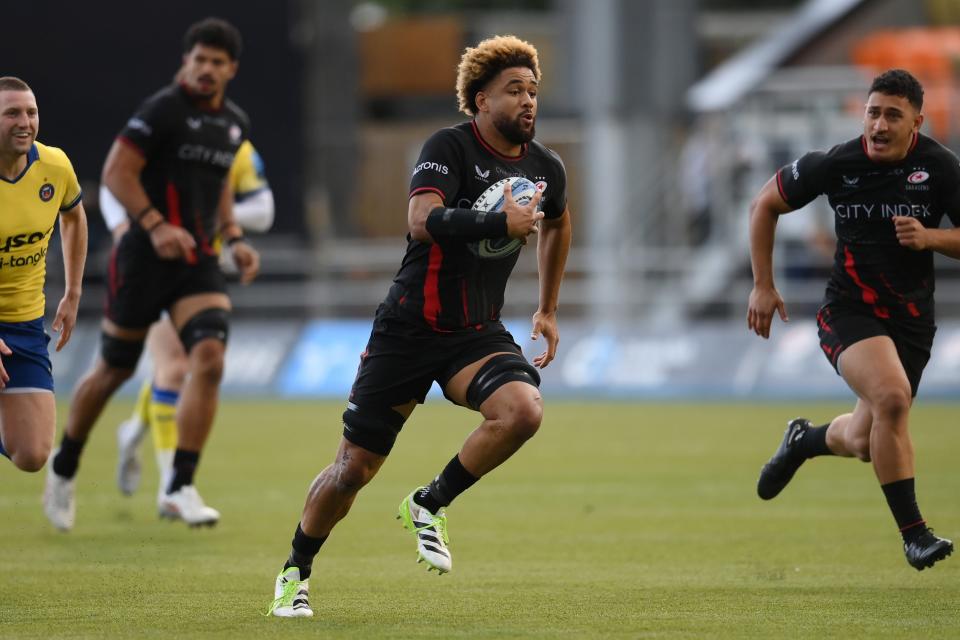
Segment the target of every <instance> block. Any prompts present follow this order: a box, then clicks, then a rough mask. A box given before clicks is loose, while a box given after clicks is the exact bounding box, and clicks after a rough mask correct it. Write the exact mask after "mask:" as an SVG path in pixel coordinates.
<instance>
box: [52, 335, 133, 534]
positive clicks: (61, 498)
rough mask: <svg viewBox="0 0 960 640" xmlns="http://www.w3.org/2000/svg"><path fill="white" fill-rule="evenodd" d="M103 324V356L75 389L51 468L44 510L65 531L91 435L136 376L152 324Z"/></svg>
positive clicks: (72, 515) (67, 528)
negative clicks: (116, 395)
mask: <svg viewBox="0 0 960 640" xmlns="http://www.w3.org/2000/svg"><path fill="white" fill-rule="evenodd" d="M101 328H102V329H103V333H102V336H101V350H100V357H98V358H97V360H96V362H95V363H94V365H93V367H92V368H91V369H90V370H89V371H88V372H87V373H86V374H85V375H84V376H83V377H82V378H80V380H79V381H78V382H77V385H76V387H75V388H74V391H73V398H72V400H71V402H70V408H69V409H68V411H67V419H66V424H65V425H64V429H63V437H62V439H61V441H60V447H59V448H58V449H57V451H56V452H55V453H54V455H53V458H52V460H51V464H50V466H49V468H48V470H47V471H48V472H47V482H46V488H45V491H44V512H45V513H46V515H47V518H49V519H50V521H51V522H52V523H53V525H54V526H55V527H57V528H58V529H61V530H64V531H66V530H69V529H71V528H72V527H73V521H74V514H75V512H76V506H75V501H74V491H75V488H74V482H75V478H76V474H77V470H78V469H79V466H80V455H81V454H82V453H83V448H84V446H85V445H86V442H87V437H88V436H89V434H90V432H91V431H92V430H93V427H94V425H95V424H96V422H97V419H98V418H99V417H100V414H101V413H102V412H103V408H104V407H105V406H106V404H107V402H108V401H109V400H110V398H111V397H112V396H113V394H114V393H115V392H116V390H117V389H118V388H119V387H120V385H122V384H123V383H124V382H125V381H126V380H128V379H129V378H130V376H132V375H133V372H134V370H135V369H136V368H137V362H138V361H139V359H140V354H141V353H142V351H143V340H144V338H145V337H146V334H147V327H144V328H143V329H126V328H123V327H120V326H118V325H116V324H115V323H114V322H113V321H111V320H108V319H106V318H105V319H104V320H103V322H102V323H101Z"/></svg>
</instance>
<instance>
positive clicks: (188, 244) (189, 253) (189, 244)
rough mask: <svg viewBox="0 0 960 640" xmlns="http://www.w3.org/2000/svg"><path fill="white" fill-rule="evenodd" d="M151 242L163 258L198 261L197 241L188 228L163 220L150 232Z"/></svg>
mask: <svg viewBox="0 0 960 640" xmlns="http://www.w3.org/2000/svg"><path fill="white" fill-rule="evenodd" d="M150 243H151V244H153V249H154V251H156V252H157V255H158V256H160V258H162V259H163V260H185V261H187V262H196V259H197V256H196V254H195V253H194V252H195V251H196V249H197V242H196V240H194V239H193V236H191V235H190V232H189V231H187V230H186V229H183V228H181V227H177V226H174V225H172V224H170V223H168V222H161V223H160V224H159V225H157V226H156V227H154V229H153V230H152V231H151V232H150Z"/></svg>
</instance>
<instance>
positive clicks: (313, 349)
mask: <svg viewBox="0 0 960 640" xmlns="http://www.w3.org/2000/svg"><path fill="white" fill-rule="evenodd" d="M507 326H508V328H509V329H510V330H511V331H512V333H513V335H514V336H515V338H516V339H517V341H518V343H519V344H520V345H521V346H522V347H523V350H524V353H525V354H526V355H527V357H528V358H532V357H534V356H535V355H537V354H539V353H541V352H542V350H543V349H544V343H543V341H542V339H541V340H540V341H537V342H532V341H531V340H530V339H529V331H530V329H529V326H530V325H529V321H527V320H515V321H509V322H507ZM560 329H561V345H560V352H559V354H558V356H557V360H556V361H555V362H553V363H552V364H551V365H550V366H549V367H548V368H547V369H546V370H544V372H543V385H542V388H543V391H544V394H545V396H546V397H547V398H598V399H623V400H629V399H662V400H670V399H675V400H697V399H731V400H764V399H770V400H775V399H787V398H824V399H844V398H851V397H852V394H851V392H850V391H849V390H848V389H847V388H846V386H845V385H844V383H843V381H842V380H841V379H840V378H839V377H838V376H837V375H836V373H835V372H834V371H833V368H832V367H831V366H830V364H829V363H828V362H827V360H826V358H825V357H824V356H823V354H822V353H821V351H820V346H819V343H818V340H817V333H816V327H815V326H814V325H813V323H812V322H809V323H808V322H796V323H791V324H790V325H780V324H779V323H778V324H776V325H775V326H774V330H773V332H772V333H773V335H772V336H771V338H770V340H769V341H767V340H761V339H759V338H757V337H756V336H754V335H753V334H751V333H748V331H747V330H746V328H745V327H744V326H742V325H740V324H726V323H725V324H712V325H711V324H702V325H694V326H689V327H681V328H674V329H669V330H663V329H661V330H655V331H644V330H641V329H620V330H615V329H610V330H607V329H597V328H596V327H594V326H590V325H587V324H585V323H575V322H566V323H564V322H562V323H561V327H560ZM369 332H370V320H368V319H362V320H361V319H357V320H314V321H309V322H306V323H304V322H299V321H237V322H236V323H235V324H234V325H233V328H232V330H231V336H230V345H229V347H228V351H227V363H226V371H225V374H224V375H225V377H224V383H223V387H224V393H225V395H228V396H233V397H282V398H334V399H336V398H340V399H345V398H346V396H347V392H348V391H349V389H350V385H351V383H352V382H353V378H354V375H355V374H356V370H357V365H358V363H359V360H360V353H361V352H362V351H363V349H364V346H365V345H366V341H367V338H368V336H369ZM98 348H99V331H98V329H97V324H96V323H95V322H92V321H84V322H82V323H81V325H80V326H78V328H77V330H76V332H75V334H74V337H73V339H72V340H71V343H70V344H69V345H68V346H67V348H66V349H65V350H64V351H62V352H61V353H57V354H53V363H54V375H55V379H56V384H57V391H58V393H59V394H60V397H61V398H62V399H66V398H67V397H68V396H67V394H68V393H69V392H70V390H71V389H72V388H73V385H74V383H75V382H76V380H77V378H79V376H80V375H82V374H83V372H84V371H85V370H86V369H87V367H89V366H90V364H91V362H92V361H93V358H95V357H96V353H97V349H98ZM145 375H149V359H148V358H146V357H145V358H144V361H142V362H141V363H140V367H139V369H138V371H137V374H136V376H135V380H134V381H133V382H132V383H128V384H127V385H126V387H125V388H124V392H126V393H132V392H133V391H134V390H135V389H136V384H137V381H139V380H141V379H142V378H143V377H144V376H145ZM958 388H960V323H958V322H951V323H945V324H943V325H941V326H940V329H939V331H938V333H937V337H936V341H935V343H934V348H933V357H932V358H931V360H930V364H929V365H928V367H927V369H926V372H925V373H924V377H923V382H922V383H921V386H920V393H919V397H920V398H921V399H923V398H935V399H940V400H956V399H958V398H960V393H958ZM433 392H434V393H435V394H436V393H438V392H437V390H436V388H435V389H434V391H433Z"/></svg>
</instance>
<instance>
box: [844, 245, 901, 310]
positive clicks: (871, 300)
mask: <svg viewBox="0 0 960 640" xmlns="http://www.w3.org/2000/svg"><path fill="white" fill-rule="evenodd" d="M843 255H844V257H845V261H844V263H843V266H844V268H845V269H846V271H847V275H849V276H850V278H851V279H852V280H853V282H854V284H856V285H857V286H858V287H860V290H861V291H862V292H863V301H864V302H866V303H867V304H870V305H873V314H874V315H875V316H877V317H878V318H889V317H890V312H889V311H888V310H887V308H886V307H881V306H878V305H877V300H878V299H879V296H878V295H877V290H876V289H874V288H873V287H871V286H870V285H868V284H867V283H866V282H864V281H863V280H861V279H860V275H859V274H858V273H857V264H856V261H855V260H854V259H853V254H852V253H850V248H849V247H844V248H843Z"/></svg>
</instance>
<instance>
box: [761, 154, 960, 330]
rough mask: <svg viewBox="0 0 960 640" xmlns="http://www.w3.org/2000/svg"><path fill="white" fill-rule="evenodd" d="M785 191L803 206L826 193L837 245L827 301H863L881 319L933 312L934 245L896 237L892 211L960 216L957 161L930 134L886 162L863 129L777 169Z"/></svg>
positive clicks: (927, 221)
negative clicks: (916, 246) (920, 247)
mask: <svg viewBox="0 0 960 640" xmlns="http://www.w3.org/2000/svg"><path fill="white" fill-rule="evenodd" d="M776 178H777V187H778V188H779V190H780V195H781V196H782V197H783V199H784V200H785V201H786V202H787V204H789V205H790V206H791V207H793V208H795V209H799V208H800V207H802V206H804V205H806V204H807V203H808V202H810V201H811V200H813V199H814V198H816V197H817V196H818V195H820V194H825V195H826V196H827V199H828V201H829V203H830V207H831V209H833V212H834V217H835V229H836V234H837V251H836V254H835V257H834V265H833V270H832V273H831V276H830V281H829V283H828V284H827V292H826V297H827V300H833V299H852V300H859V301H862V302H864V303H866V304H868V305H870V306H871V307H872V308H873V312H874V314H875V315H876V316H878V317H881V318H886V317H890V315H891V314H893V315H907V316H912V317H920V316H925V315H927V314H928V313H932V301H933V289H934V278H933V252H932V251H929V250H925V251H915V250H913V249H908V248H907V247H903V246H901V245H900V243H899V242H897V234H896V230H895V227H894V223H893V219H892V218H893V216H913V217H915V218H917V219H919V220H920V222H921V223H922V224H923V226H925V227H928V228H935V227H938V226H940V221H941V219H942V218H943V216H944V214H946V215H947V216H949V217H950V220H951V222H953V224H954V225H955V226H956V225H957V223H958V222H960V162H958V160H957V157H956V156H955V155H954V154H953V153H952V152H951V151H949V150H948V149H946V148H945V147H943V146H942V145H941V144H940V143H938V142H937V141H936V140H933V139H932V138H928V137H927V136H924V135H917V136H916V137H915V139H914V141H913V143H912V145H911V147H910V150H909V152H908V153H907V156H906V157H905V158H904V159H903V160H900V161H898V162H890V163H881V162H874V161H872V160H870V158H869V157H868V156H867V151H866V141H865V140H864V138H863V136H861V137H859V138H855V139H853V140H848V141H847V142H844V143H842V144H839V145H837V146H835V147H833V148H832V149H830V150H829V151H827V152H826V153H824V152H821V151H815V152H812V153H808V154H806V155H804V156H803V157H801V158H800V159H798V160H796V161H795V162H794V163H793V164H790V165H787V166H785V167H783V168H782V169H780V170H779V171H778V172H777V176H776Z"/></svg>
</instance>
